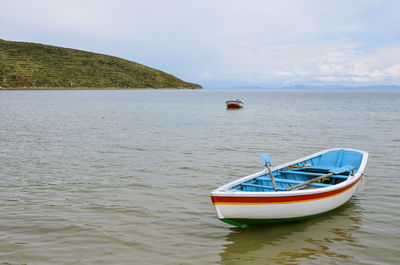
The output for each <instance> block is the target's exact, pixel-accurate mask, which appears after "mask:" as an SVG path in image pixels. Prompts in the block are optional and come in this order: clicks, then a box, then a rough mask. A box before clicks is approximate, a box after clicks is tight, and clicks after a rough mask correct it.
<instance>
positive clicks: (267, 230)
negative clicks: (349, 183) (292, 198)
mask: <svg viewBox="0 0 400 265" xmlns="http://www.w3.org/2000/svg"><path fill="white" fill-rule="evenodd" d="M231 98H240V99H242V100H243V101H244V103H245V107H244V108H243V109H240V110H226V109H225V105H224V101H225V100H227V99H231ZM399 113H400V91H306V90H303V91H301V90H298V91H297V90H295V91H290V90H288V91H278V90H264V91H263V90H201V91H176V90H166V91H164V90H146V91H140V90H139V91H138V90H135V91H0V149H1V152H0V159H1V163H0V187H1V188H0V263H1V264H398V260H399V259H400V252H399V249H400V234H399V224H400V206H399V205H400V195H399V188H400V181H399V178H398V172H399V171H400V163H399V162H400V161H399V160H400V159H399V157H400V133H399V132H400V114H399ZM333 147H350V148H356V149H361V150H365V151H368V152H369V154H370V157H369V162H368V165H367V168H366V174H367V182H366V186H365V191H364V192H363V193H359V194H357V195H356V196H354V197H353V198H352V199H351V200H350V201H349V203H347V204H346V205H345V206H344V207H341V208H339V209H338V210H336V211H335V212H333V213H331V214H327V215H325V216H322V217H319V218H316V219H312V220H309V221H305V222H299V223H294V224H286V225H274V226H270V227H263V228H256V229H250V230H243V229H240V228H235V227H231V226H229V225H227V224H224V223H222V222H220V221H219V220H217V219H216V217H215V213H214V209H213V207H212V205H211V201H210V197H209V193H210V191H211V190H213V189H215V188H216V187H218V186H220V185H222V184H224V183H226V182H228V181H231V180H234V179H237V178H239V177H241V176H244V175H247V174H250V173H254V172H256V171H259V170H261V169H262V164H261V161H260V154H262V153H265V152H268V153H269V154H270V155H271V158H272V162H273V164H275V165H278V164H281V163H284V162H288V161H291V160H294V159H296V158H299V157H303V156H306V155H309V154H312V153H314V152H317V151H320V150H323V149H328V148H333Z"/></svg>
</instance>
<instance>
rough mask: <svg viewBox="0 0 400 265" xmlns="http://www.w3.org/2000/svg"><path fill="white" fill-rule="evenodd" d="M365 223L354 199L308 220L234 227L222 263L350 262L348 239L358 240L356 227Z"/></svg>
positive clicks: (349, 241)
mask: <svg viewBox="0 0 400 265" xmlns="http://www.w3.org/2000/svg"><path fill="white" fill-rule="evenodd" d="M360 224H361V209H360V206H358V205H357V200H356V199H353V200H351V201H350V202H349V203H347V204H345V205H344V206H342V207H340V208H339V209H337V210H335V211H333V212H331V213H328V214H326V215H323V216H321V217H318V218H315V219H311V220H308V221H304V222H296V223H291V224H283V225H273V226H266V227H258V228H253V229H249V230H244V229H240V228H231V232H230V233H229V234H228V235H227V237H226V242H227V243H226V245H225V249H224V251H223V252H222V253H221V254H220V256H221V261H220V264H314V263H315V264H321V260H324V263H330V262H329V261H331V262H332V263H335V262H340V263H343V262H345V261H348V262H350V261H351V259H352V254H351V252H348V251H346V248H345V245H346V243H350V244H351V243H354V242H355V241H357V239H356V238H354V237H353V235H352V231H355V230H358V229H359V228H360Z"/></svg>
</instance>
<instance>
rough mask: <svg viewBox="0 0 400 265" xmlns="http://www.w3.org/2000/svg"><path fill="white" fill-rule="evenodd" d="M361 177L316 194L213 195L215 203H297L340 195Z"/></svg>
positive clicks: (212, 198) (212, 199)
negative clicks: (278, 195) (347, 183)
mask: <svg viewBox="0 0 400 265" xmlns="http://www.w3.org/2000/svg"><path fill="white" fill-rule="evenodd" d="M360 179H361V177H359V178H358V179H357V180H356V181H355V182H353V183H352V184H351V185H349V186H346V187H343V188H340V189H337V190H332V191H327V192H321V193H316V194H305V195H295V196H281V197H234V196H231V197H225V196H211V201H212V203H213V204H280V203H297V202H305V201H313V200H319V199H325V198H329V197H333V196H336V195H339V194H341V193H343V192H345V191H347V190H349V189H351V188H352V187H353V186H354V185H356V184H357V183H358V182H359V181H360Z"/></svg>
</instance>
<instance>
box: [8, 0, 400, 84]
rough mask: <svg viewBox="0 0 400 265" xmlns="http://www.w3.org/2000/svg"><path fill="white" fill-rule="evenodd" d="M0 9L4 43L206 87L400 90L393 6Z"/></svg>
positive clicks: (136, 4) (151, 2) (16, 4)
mask: <svg viewBox="0 0 400 265" xmlns="http://www.w3.org/2000/svg"><path fill="white" fill-rule="evenodd" d="M0 1H1V0H0ZM1 5H2V16H0V38H4V39H10V40H21V41H31V42H41V43H48V44H53V45H58V46H64V47H71V48H77V49H84V50H90V51H94V52H100V53H106V54H111V55H115V56H119V57H122V58H126V59H129V60H133V61H138V62H140V63H143V64H146V65H149V66H151V67H155V68H159V69H161V70H164V71H167V72H170V73H172V74H175V75H177V76H178V77H180V78H182V79H185V80H188V81H192V82H199V83H202V84H203V85H205V86H207V85H213V84H224V83H226V84H230V83H235V84H259V85H268V84H274V85H277V86H278V85H282V84H299V83H301V84H315V83H318V84H319V83H338V84H360V83H377V82H380V83H392V84H400V76H399V66H398V62H399V61H400V48H399V47H400V45H399V44H400V35H399V34H398V32H400V23H398V14H399V13H400V3H398V2H397V1H366V2H365V1H363V2H358V1H344V0H338V1H330V2H329V1H328V2H326V1H325V2H315V1H312V0H304V1H272V0H270V1H268V0H251V1H247V2H246V1H239V0H231V1H228V0H219V1H214V0H204V1H184V0H173V1H162V0H148V1H128V0H114V1H101V0H98V1H94V0H87V1H78V0H69V1H67V0H60V1H51V0H36V1H29V0H26V1H22V0H15V1H3V3H1ZM205 69H206V70H205Z"/></svg>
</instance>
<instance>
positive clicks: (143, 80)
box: [0, 39, 201, 89]
mask: <svg viewBox="0 0 400 265" xmlns="http://www.w3.org/2000/svg"><path fill="white" fill-rule="evenodd" d="M0 87H1V88H2V89H7V88H11V89H13V88H25V89H32V88H33V89H51V88H53V89H57V88H62V89H68V88H70V89H79V88H189V89H196V88H201V86H200V85H197V84H192V83H188V82H184V81H182V80H180V79H178V78H176V77H175V76H173V75H170V74H167V73H165V72H162V71H160V70H156V69H153V68H150V67H147V66H145V65H141V64H138V63H135V62H132V61H128V60H124V59H121V58H117V57H114V56H109V55H103V54H97V53H92V52H86V51H80V50H75V49H67V48H61V47H55V46H49V45H43V44H36V43H27V42H14V41H5V40H1V39H0Z"/></svg>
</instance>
